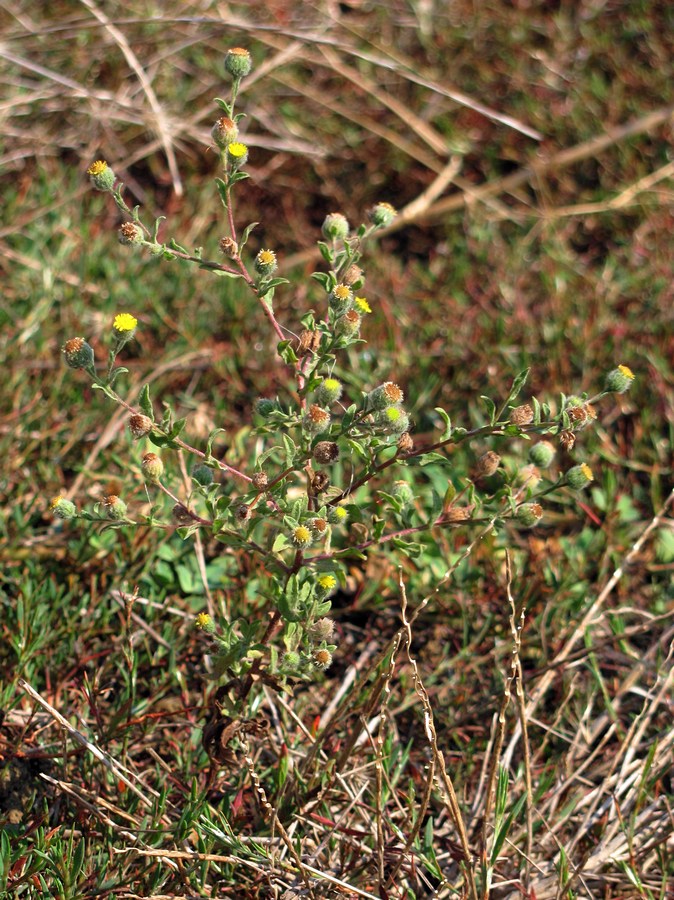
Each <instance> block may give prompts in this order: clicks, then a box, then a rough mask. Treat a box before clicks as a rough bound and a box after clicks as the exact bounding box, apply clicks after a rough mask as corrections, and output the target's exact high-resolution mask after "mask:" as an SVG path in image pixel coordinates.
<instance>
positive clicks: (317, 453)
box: [313, 441, 339, 466]
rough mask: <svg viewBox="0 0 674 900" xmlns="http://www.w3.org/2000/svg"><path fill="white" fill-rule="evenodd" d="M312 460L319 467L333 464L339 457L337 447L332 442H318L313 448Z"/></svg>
mask: <svg viewBox="0 0 674 900" xmlns="http://www.w3.org/2000/svg"><path fill="white" fill-rule="evenodd" d="M313 455H314V459H315V460H316V462H317V463H321V465H324V466H326V465H328V463H331V462H334V461H335V460H336V459H337V457H338V456H339V447H338V446H337V444H335V442H334V441H319V442H318V443H317V444H316V446H315V447H314V454H313Z"/></svg>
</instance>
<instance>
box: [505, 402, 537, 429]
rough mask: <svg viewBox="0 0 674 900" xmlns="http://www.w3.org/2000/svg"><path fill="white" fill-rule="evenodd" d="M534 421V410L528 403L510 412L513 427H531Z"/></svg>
mask: <svg viewBox="0 0 674 900" xmlns="http://www.w3.org/2000/svg"><path fill="white" fill-rule="evenodd" d="M533 420H534V410H533V407H531V406H530V405H529V404H528V403H523V404H522V406H516V407H515V408H514V409H513V410H511V411H510V424H511V425H529V423H530V422H533Z"/></svg>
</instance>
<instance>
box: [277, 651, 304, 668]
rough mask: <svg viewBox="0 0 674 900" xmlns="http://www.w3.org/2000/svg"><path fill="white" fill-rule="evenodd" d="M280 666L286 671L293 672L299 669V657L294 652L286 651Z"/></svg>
mask: <svg viewBox="0 0 674 900" xmlns="http://www.w3.org/2000/svg"><path fill="white" fill-rule="evenodd" d="M281 664H282V666H283V668H284V669H286V670H287V671H291V672H295V671H297V670H298V669H299V668H300V655H299V653H298V652H297V651H296V650H287V651H286V652H285V653H284V654H283V659H282V660H281Z"/></svg>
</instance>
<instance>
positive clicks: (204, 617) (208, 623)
mask: <svg viewBox="0 0 674 900" xmlns="http://www.w3.org/2000/svg"><path fill="white" fill-rule="evenodd" d="M194 624H195V625H196V627H197V628H199V629H200V630H201V631H205V632H206V634H215V622H214V621H213V619H212V618H211V617H210V616H209V615H208V613H199V615H198V616H197V617H196V619H195V620H194Z"/></svg>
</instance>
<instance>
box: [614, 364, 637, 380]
mask: <svg viewBox="0 0 674 900" xmlns="http://www.w3.org/2000/svg"><path fill="white" fill-rule="evenodd" d="M618 370H619V372H620V373H621V375H624V376H625V378H629V379H630V380H631V381H634V372H633V371H632V370H631V369H630V367H629V366H618Z"/></svg>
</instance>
